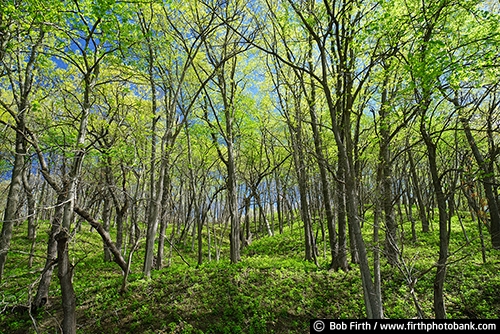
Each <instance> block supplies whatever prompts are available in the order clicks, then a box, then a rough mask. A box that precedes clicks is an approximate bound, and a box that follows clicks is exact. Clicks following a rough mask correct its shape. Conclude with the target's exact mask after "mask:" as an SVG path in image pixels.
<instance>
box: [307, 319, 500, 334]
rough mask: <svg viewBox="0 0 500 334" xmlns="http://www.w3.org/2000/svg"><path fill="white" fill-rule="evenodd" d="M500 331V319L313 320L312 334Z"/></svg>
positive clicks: (311, 325) (311, 324)
mask: <svg viewBox="0 0 500 334" xmlns="http://www.w3.org/2000/svg"><path fill="white" fill-rule="evenodd" d="M498 329H500V319H446V320H439V319H378V320H371V319H370V320H368V319H366V320H364V319H312V320H311V323H310V332H311V333H321V334H323V333H335V332H343V331H347V332H353V331H359V332H366V331H379V330H381V331H415V332H422V333H427V332H436V331H464V332H465V331H469V332H470V331H477V332H492V331H495V332H496V331H497V330H498Z"/></svg>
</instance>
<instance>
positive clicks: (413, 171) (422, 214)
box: [408, 149, 429, 233]
mask: <svg viewBox="0 0 500 334" xmlns="http://www.w3.org/2000/svg"><path fill="white" fill-rule="evenodd" d="M408 161H409V162H410V175H411V180H412V184H413V191H414V192H415V197H416V198H417V205H418V214H419V218H420V221H421V223H422V232H424V233H427V232H429V221H428V220H427V211H426V210H425V207H426V205H425V203H424V198H423V196H422V191H421V190H420V182H419V180H418V175H417V167H416V165H415V160H414V159H413V152H412V150H411V149H409V150H408Z"/></svg>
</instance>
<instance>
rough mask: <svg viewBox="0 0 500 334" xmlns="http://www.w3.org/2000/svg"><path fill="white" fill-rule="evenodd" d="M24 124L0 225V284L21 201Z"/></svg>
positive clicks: (19, 134)
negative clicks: (0, 228)
mask: <svg viewBox="0 0 500 334" xmlns="http://www.w3.org/2000/svg"><path fill="white" fill-rule="evenodd" d="M23 127H24V122H22V123H21V124H18V126H17V128H18V131H17V132H16V152H15V154H14V155H15V156H14V166H13V167H12V177H11V181H10V185H9V194H8V196H7V202H6V206H5V213H4V218H3V224H2V234H1V239H0V282H1V281H2V277H3V272H4V268H5V262H6V260H7V253H8V251H9V248H10V242H11V240H12V228H13V226H14V223H16V222H17V219H18V218H19V217H18V212H17V210H18V206H19V202H20V200H21V189H22V184H23V173H24V157H25V154H26V151H25V148H24V134H23Z"/></svg>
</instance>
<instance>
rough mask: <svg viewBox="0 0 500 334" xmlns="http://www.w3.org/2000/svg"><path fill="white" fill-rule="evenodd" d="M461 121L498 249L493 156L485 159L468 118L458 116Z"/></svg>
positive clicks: (498, 213)
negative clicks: (477, 170) (478, 176)
mask: <svg viewBox="0 0 500 334" xmlns="http://www.w3.org/2000/svg"><path fill="white" fill-rule="evenodd" d="M460 121H461V122H462V125H463V128H464V132H465V135H466V137H467V141H468V143H469V146H470V147H471V150H472V153H473V155H474V158H475V159H476V162H477V164H478V166H479V168H480V169H481V171H482V178H481V183H482V184H483V187H484V193H485V195H486V200H487V202H488V211H489V213H490V236H491V244H492V246H493V248H495V249H500V210H499V207H498V199H497V195H496V194H495V193H496V191H495V189H494V185H495V184H496V180H495V172H494V168H493V164H494V162H493V160H492V158H493V157H490V158H489V159H485V158H484V156H483V154H482V153H481V151H480V150H479V148H478V146H477V144H476V141H475V140H474V136H473V135H472V131H471V128H470V126H469V120H468V119H467V118H465V117H460Z"/></svg>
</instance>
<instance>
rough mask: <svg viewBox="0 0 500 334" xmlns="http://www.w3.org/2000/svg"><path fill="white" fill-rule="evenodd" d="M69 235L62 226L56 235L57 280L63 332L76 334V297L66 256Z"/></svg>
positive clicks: (71, 270) (71, 268)
mask: <svg viewBox="0 0 500 334" xmlns="http://www.w3.org/2000/svg"><path fill="white" fill-rule="evenodd" d="M69 239H70V235H69V234H68V231H67V230H66V229H65V228H63V229H62V230H61V231H60V232H59V233H57V235H56V241H57V266H58V273H57V276H58V277H59V282H60V284H61V294H62V306H63V314H64V318H63V322H62V329H63V333H64V334H76V312H75V311H76V297H75V290H74V289H73V267H72V266H71V263H70V261H69V256H68V242H69Z"/></svg>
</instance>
